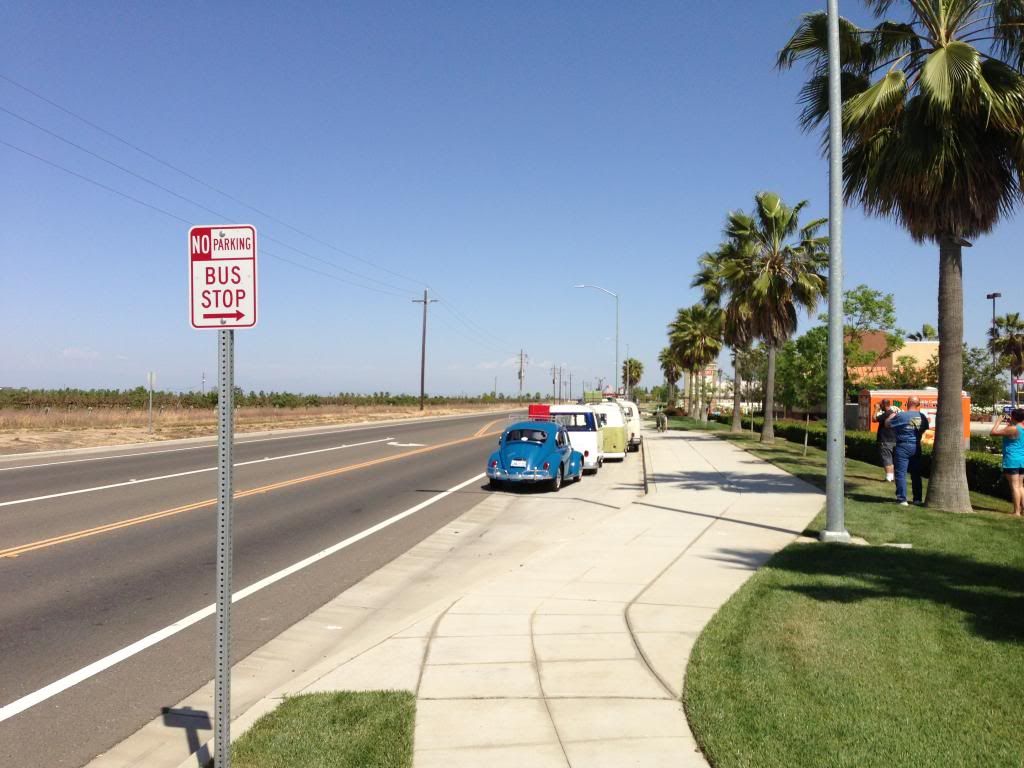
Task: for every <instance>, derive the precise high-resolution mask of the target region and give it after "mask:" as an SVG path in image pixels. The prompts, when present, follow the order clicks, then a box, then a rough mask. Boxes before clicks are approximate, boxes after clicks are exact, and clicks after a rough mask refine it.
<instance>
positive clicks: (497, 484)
mask: <svg viewBox="0 0 1024 768" xmlns="http://www.w3.org/2000/svg"><path fill="white" fill-rule="evenodd" d="M487 487H488V488H490V489H491V490H492V491H500V490H501V480H495V479H494V478H493V477H490V478H488V479H487Z"/></svg>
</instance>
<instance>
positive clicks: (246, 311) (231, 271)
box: [188, 224, 256, 330]
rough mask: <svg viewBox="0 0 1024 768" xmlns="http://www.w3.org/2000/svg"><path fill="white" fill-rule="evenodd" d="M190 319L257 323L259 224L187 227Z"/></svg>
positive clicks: (221, 325) (227, 324) (207, 323)
mask: <svg viewBox="0 0 1024 768" xmlns="http://www.w3.org/2000/svg"><path fill="white" fill-rule="evenodd" d="M188 261H189V272H190V276H189V284H188V304H189V320H190V322H191V323H192V327H193V328H218V329H222V330H225V329H229V328H252V327H253V326H255V325H256V228H255V227H253V226H251V225H249V224H228V225H225V226H221V227H218V226H202V227H192V228H191V229H190V230H189V231H188Z"/></svg>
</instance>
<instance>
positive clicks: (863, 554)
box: [768, 545, 1024, 643]
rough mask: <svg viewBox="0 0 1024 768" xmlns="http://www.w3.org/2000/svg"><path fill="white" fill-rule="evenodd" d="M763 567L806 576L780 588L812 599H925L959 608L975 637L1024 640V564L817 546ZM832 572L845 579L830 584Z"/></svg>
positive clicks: (787, 551)
mask: <svg viewBox="0 0 1024 768" xmlns="http://www.w3.org/2000/svg"><path fill="white" fill-rule="evenodd" d="M768 565H769V567H770V568H773V569H776V570H781V571H789V572H790V573H793V574H799V575H801V576H806V577H807V578H806V579H797V581H798V582H803V583H796V584H793V585H791V586H785V587H781V588H782V589H786V590H789V591H792V592H797V593H800V594H802V595H806V596H807V597H809V598H811V599H814V600H819V601H822V602H831V603H857V602H861V601H864V600H873V599H878V598H882V599H891V598H893V597H899V598H904V599H906V600H926V601H928V602H931V603H933V604H935V605H938V606H947V607H949V608H952V609H954V610H956V611H959V612H960V613H962V614H963V615H964V618H965V620H966V621H967V622H969V625H970V627H971V629H972V630H973V631H974V633H975V634H977V635H978V636H980V637H983V638H985V639H987V640H991V641H995V642H1003V643H1022V642H1024V570H1022V569H1020V568H1014V567H1012V566H1008V565H998V564H993V563H984V562H978V561H977V560H971V559H969V558H965V557H960V556H956V555H947V554H942V553H938V552H927V551H922V550H904V549H893V548H887V547H834V546H817V545H806V546H796V547H789V548H787V549H784V550H782V551H781V552H779V553H778V554H777V555H776V556H775V557H774V558H772V560H771V562H770V563H769V564H768ZM834 577H842V578H843V579H844V581H845V583H841V584H829V583H828V582H830V581H834ZM851 581H852V582H854V583H852V584H851Z"/></svg>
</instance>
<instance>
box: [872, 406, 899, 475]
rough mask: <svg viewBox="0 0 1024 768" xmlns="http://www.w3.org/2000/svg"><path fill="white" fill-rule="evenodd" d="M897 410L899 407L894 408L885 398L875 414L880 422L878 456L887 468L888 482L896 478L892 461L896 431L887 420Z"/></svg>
mask: <svg viewBox="0 0 1024 768" xmlns="http://www.w3.org/2000/svg"><path fill="white" fill-rule="evenodd" d="M897 410H899V409H898V408H893V405H892V403H891V402H889V400H888V399H884V400H882V401H881V402H880V403H879V404H878V413H876V414H875V421H876V422H878V435H877V441H878V458H879V459H881V461H882V467H884V468H885V481H886V482H887V483H891V482H892V481H893V480H895V479H896V476H895V470H894V469H893V463H892V462H893V458H892V457H893V452H894V451H895V450H896V433H895V432H894V431H893V429H892V427H890V426H888V425H887V424H886V423H885V422H886V419H888V418H889V417H890V416H891V415H892V414H893V412H894V411H897Z"/></svg>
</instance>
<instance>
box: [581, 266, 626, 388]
mask: <svg viewBox="0 0 1024 768" xmlns="http://www.w3.org/2000/svg"><path fill="white" fill-rule="evenodd" d="M573 288H593V289H594V290H595V291H604V292H605V293H607V294H608V295H609V296H614V297H615V394H616V395H618V394H619V381H620V377H621V376H622V371H620V370H619V294H617V293H613V292H612V291H609V290H608V289H607V288H602V287H601V286H599V285H574V286H573Z"/></svg>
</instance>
